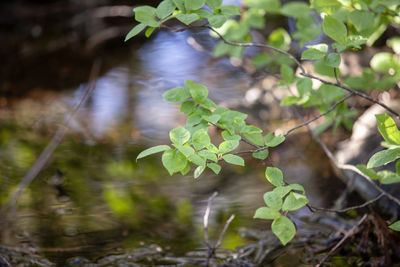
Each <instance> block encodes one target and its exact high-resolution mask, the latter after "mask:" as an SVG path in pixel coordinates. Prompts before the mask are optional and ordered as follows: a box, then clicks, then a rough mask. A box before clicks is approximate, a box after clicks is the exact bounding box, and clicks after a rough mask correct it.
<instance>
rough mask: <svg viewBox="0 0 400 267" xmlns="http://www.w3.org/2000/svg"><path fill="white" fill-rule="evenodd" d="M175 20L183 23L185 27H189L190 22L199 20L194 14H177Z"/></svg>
mask: <svg viewBox="0 0 400 267" xmlns="http://www.w3.org/2000/svg"><path fill="white" fill-rule="evenodd" d="M176 18H177V19H178V20H179V21H180V22H182V23H184V24H186V25H189V24H190V23H192V22H194V21H196V20H199V19H200V16H199V15H197V14H194V13H191V14H178V15H176Z"/></svg>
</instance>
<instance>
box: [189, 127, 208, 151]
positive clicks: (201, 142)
mask: <svg viewBox="0 0 400 267" xmlns="http://www.w3.org/2000/svg"><path fill="white" fill-rule="evenodd" d="M210 142H211V139H210V136H208V133H207V130H203V129H201V130H198V131H196V132H195V133H194V134H193V137H192V144H193V146H194V148H196V150H200V149H202V148H204V147H206V146H208V145H209V144H210Z"/></svg>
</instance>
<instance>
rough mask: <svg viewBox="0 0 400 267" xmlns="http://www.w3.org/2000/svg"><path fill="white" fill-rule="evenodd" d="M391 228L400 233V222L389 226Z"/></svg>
mask: <svg viewBox="0 0 400 267" xmlns="http://www.w3.org/2000/svg"><path fill="white" fill-rule="evenodd" d="M389 228H390V229H392V230H395V231H400V221H396V222H394V223H392V224H391V225H389Z"/></svg>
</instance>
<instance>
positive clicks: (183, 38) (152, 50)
mask: <svg viewBox="0 0 400 267" xmlns="http://www.w3.org/2000/svg"><path fill="white" fill-rule="evenodd" d="M192 36H195V38H196V39H198V40H199V43H201V44H202V46H203V47H204V49H205V50H204V51H197V50H196V49H194V48H193V47H192V46H191V45H189V44H188V42H187V39H188V38H190V37H192ZM213 43H214V40H212V38H211V37H210V36H209V35H208V31H200V32H198V33H197V34H195V35H193V34H192V33H191V32H189V31H185V32H181V33H171V32H167V31H161V32H159V33H157V34H156V35H155V36H154V37H153V38H152V39H151V40H150V41H148V42H147V43H146V44H144V45H143V46H142V48H140V49H139V50H137V51H134V52H133V53H132V54H131V55H129V56H127V61H128V62H127V63H125V64H124V65H122V66H119V67H115V68H113V69H111V70H110V71H109V72H107V73H106V74H105V75H103V76H102V77H101V78H100V79H98V81H97V87H96V89H95V91H94V92H93V95H92V100H91V102H90V104H89V105H88V107H87V108H88V109H89V110H90V113H91V114H92V115H91V122H90V124H91V130H92V131H93V134H94V135H95V136H98V137H100V136H101V135H103V134H104V133H106V132H107V130H109V129H110V127H112V126H113V125H115V124H116V123H118V122H121V119H123V118H124V116H126V115H128V117H129V116H132V115H133V114H134V117H133V124H134V125H135V127H136V128H137V129H138V130H139V132H140V133H141V135H142V136H143V137H144V139H145V140H146V141H147V142H149V140H160V139H162V137H163V136H165V134H166V133H167V132H168V131H169V129H171V128H172V127H173V126H174V125H176V122H177V121H179V112H178V111H179V110H178V109H179V106H178V105H176V104H171V103H167V102H165V101H164V100H163V99H162V94H163V93H164V92H165V91H166V90H168V89H171V88H174V87H177V86H184V81H185V80H194V81H196V82H201V83H203V84H205V85H206V86H207V87H208V88H209V93H210V97H211V99H213V100H214V101H216V102H221V101H224V100H225V99H235V98H240V97H242V96H243V93H244V90H245V89H246V87H247V83H248V79H247V77H246V74H245V73H243V72H241V71H240V70H237V69H236V68H234V67H232V66H231V65H230V64H229V63H228V62H227V61H226V60H221V62H218V63H214V62H212V61H211V60H210V59H211V52H210V49H211V47H212V44H213ZM81 90H83V86H81V87H79V88H78V91H81ZM129 101H133V103H131V104H130V103H129ZM131 105H132V106H133V110H129V106H131ZM156 142H157V141H156Z"/></svg>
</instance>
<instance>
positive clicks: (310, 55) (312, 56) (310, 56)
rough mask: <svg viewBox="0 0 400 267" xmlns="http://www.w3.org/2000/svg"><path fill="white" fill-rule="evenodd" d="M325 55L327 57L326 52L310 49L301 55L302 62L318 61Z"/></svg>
mask: <svg viewBox="0 0 400 267" xmlns="http://www.w3.org/2000/svg"><path fill="white" fill-rule="evenodd" d="M325 55H326V52H321V51H320V50H317V49H314V48H310V49H308V50H306V51H304V52H303V53H302V54H301V59H302V60H318V59H321V58H323V57H324V56H325Z"/></svg>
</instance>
